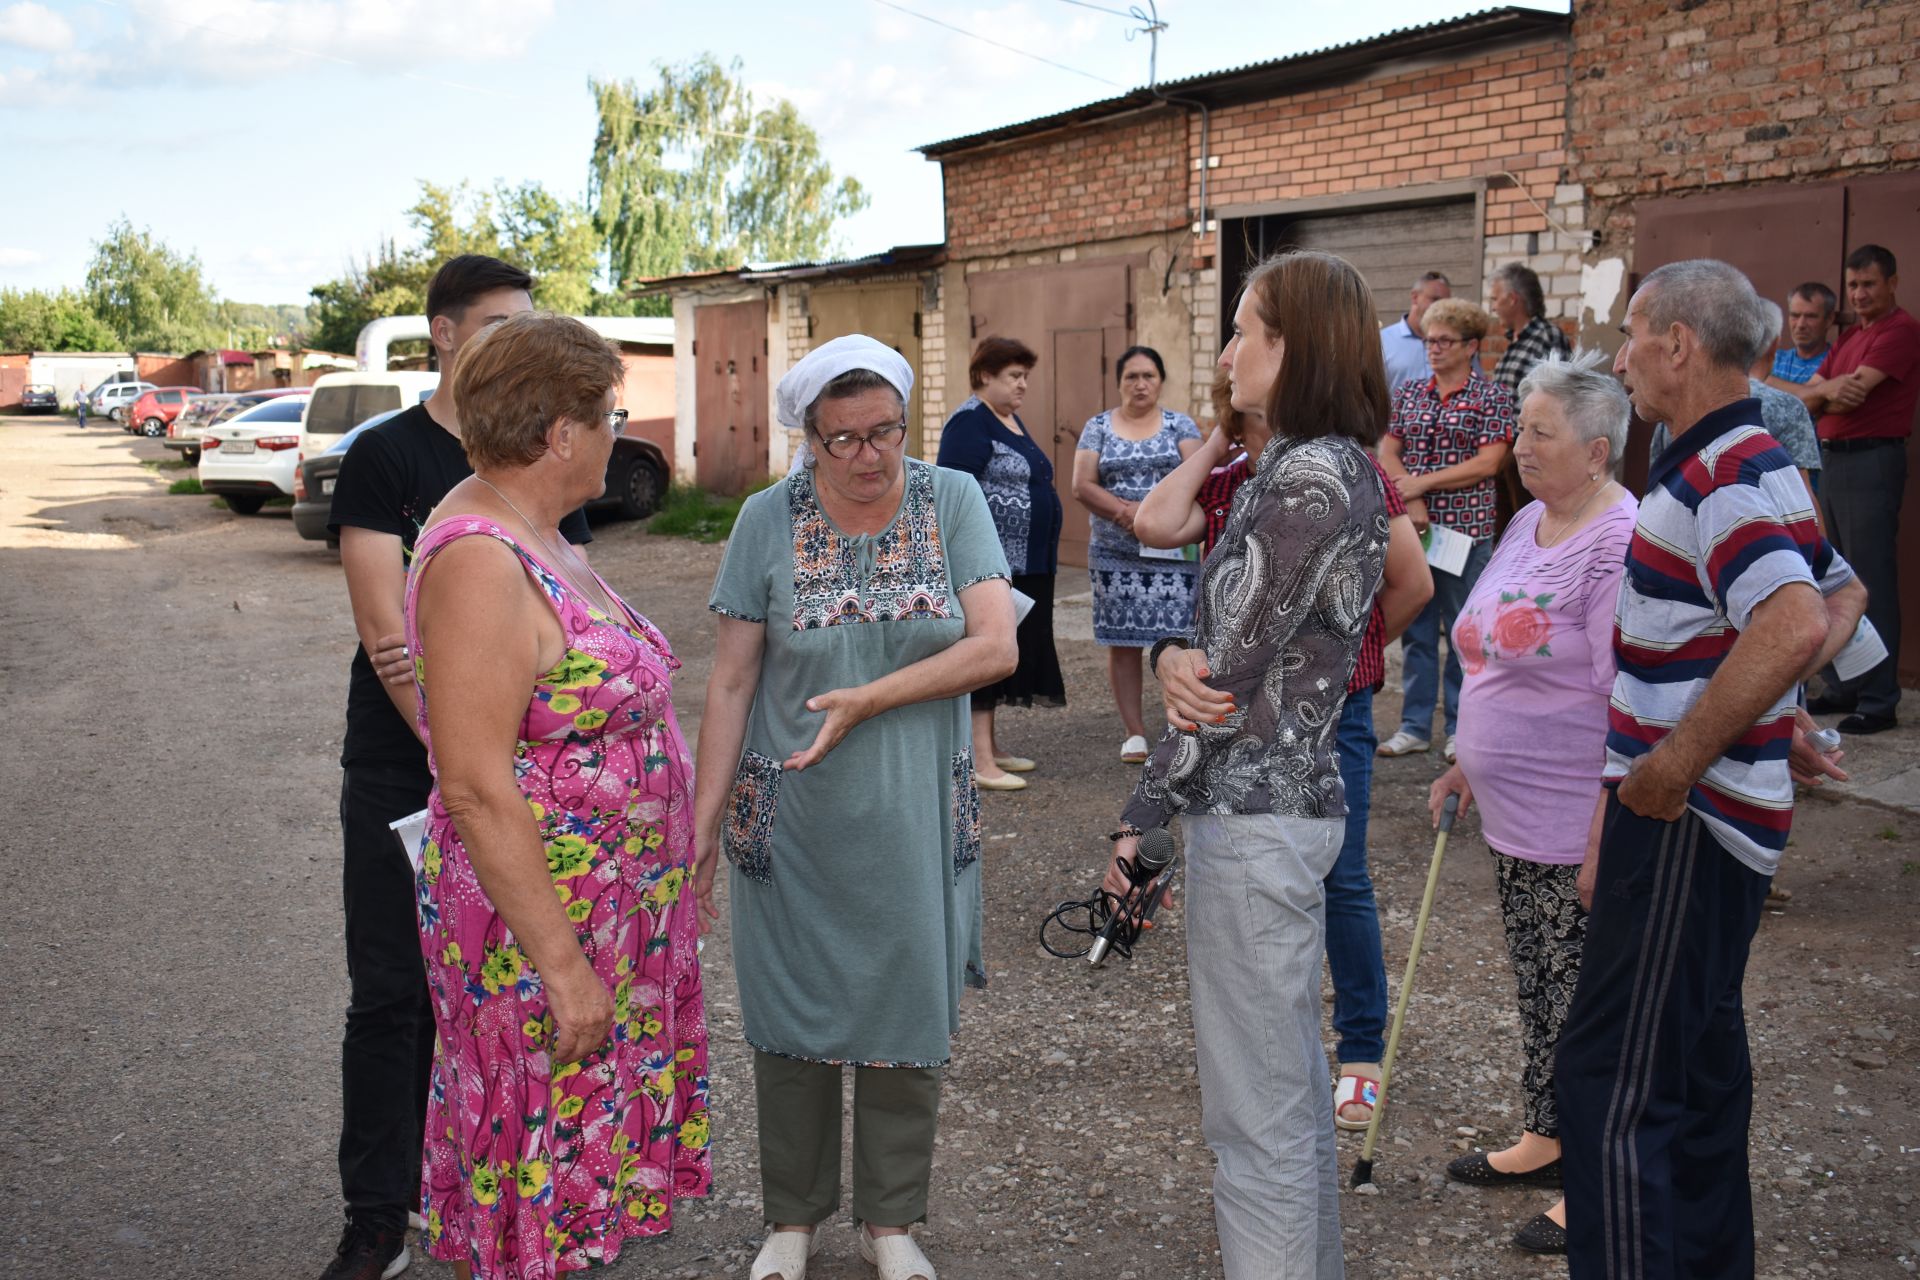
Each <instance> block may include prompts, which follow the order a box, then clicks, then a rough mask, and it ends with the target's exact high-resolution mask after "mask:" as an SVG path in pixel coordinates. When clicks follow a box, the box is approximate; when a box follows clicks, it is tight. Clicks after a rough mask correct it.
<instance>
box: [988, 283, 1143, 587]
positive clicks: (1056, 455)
mask: <svg viewBox="0 0 1920 1280" xmlns="http://www.w3.org/2000/svg"><path fill="white" fill-rule="evenodd" d="M1136 265H1137V262H1136V260H1135V259H1132V258H1102V259H1095V260H1093V261H1090V262H1068V263H1059V264H1057V265H1053V266H1045V267H1021V268H1018V269H1015V270H1009V271H991V272H981V273H979V274H978V275H974V276H970V277H968V280H967V288H968V309H969V311H970V312H971V313H972V328H973V337H974V339H975V340H976V341H977V340H979V339H981V338H986V337H991V336H994V335H999V336H1003V337H1009V338H1018V339H1020V340H1021V341H1022V342H1024V343H1026V344H1027V345H1028V346H1029V347H1032V348H1033V350H1034V351H1035V352H1036V353H1037V354H1038V355H1039V357H1040V363H1039V364H1037V365H1035V366H1034V369H1033V373H1032V375H1031V376H1030V377H1029V378H1028V380H1027V401H1026V404H1025V405H1024V406H1023V407H1022V408H1021V410H1020V420H1021V421H1022V422H1024V423H1025V424H1026V427H1027V430H1028V431H1029V432H1031V433H1032V435H1033V438H1034V443H1036V444H1038V445H1039V446H1040V447H1041V449H1042V450H1044V451H1045V452H1046V453H1047V455H1048V456H1049V457H1050V458H1052V460H1053V464H1054V468H1053V481H1054V486H1055V488H1056V489H1057V490H1058V491H1059V494H1060V503H1061V506H1062V507H1063V508H1064V509H1065V513H1066V519H1065V523H1064V526H1063V528H1062V530H1061V534H1060V563H1061V564H1063V565H1084V564H1086V562H1087V536H1088V524H1087V509H1086V508H1085V507H1083V506H1081V505H1080V502H1079V500H1078V499H1077V498H1075V497H1074V496H1073V452H1074V449H1075V448H1076V447H1077V445H1078V444H1079V440H1080V429H1081V427H1083V426H1085V425H1086V421H1087V419H1088V418H1091V417H1092V416H1093V415H1094V414H1096V413H1098V412H1100V411H1101V410H1102V409H1107V408H1111V407H1112V404H1113V400H1114V398H1115V396H1116V395H1117V392H1115V391H1114V389H1113V388H1112V387H1111V386H1110V385H1108V384H1109V382H1110V380H1111V378H1112V376H1113V370H1112V361H1113V359H1114V358H1115V357H1116V356H1118V355H1119V354H1120V352H1121V351H1122V350H1124V349H1125V348H1126V345H1127V343H1128V342H1129V341H1130V340H1131V338H1132V328H1133V304H1132V302H1131V299H1132V297H1133V269H1134V267H1135V266H1136ZM955 404H956V405H957V404H958V401H957V400H956V401H955Z"/></svg>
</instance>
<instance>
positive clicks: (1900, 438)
mask: <svg viewBox="0 0 1920 1280" xmlns="http://www.w3.org/2000/svg"><path fill="white" fill-rule="evenodd" d="M1899 283H1900V278H1899V276H1898V275H1896V274H1895V271H1894V261H1893V255H1892V254H1891V253H1889V252H1887V251H1886V250H1885V249H1883V248H1881V247H1880V246H1879V245H1876V244H1867V245H1861V246H1860V247H1859V248H1858V249H1855V250H1854V251H1853V252H1852V253H1850V254H1848V255H1847V276H1846V292H1847V303H1848V305H1849V306H1851V307H1852V308H1853V311H1854V314H1855V316H1856V317H1857V319H1858V321H1859V323H1858V324H1856V325H1855V326H1854V327H1853V328H1851V329H1848V330H1845V331H1844V332H1842V333H1841V335H1840V340H1839V341H1838V342H1836V343H1834V344H1833V350H1832V351H1830V352H1829V353H1828V354H1827V358H1826V360H1824V361H1823V362H1822V363H1821V365H1820V370H1819V372H1818V373H1816V374H1815V375H1814V376H1813V379H1812V380H1811V381H1809V382H1807V383H1806V384H1805V385H1804V386H1801V387H1798V388H1795V389H1794V390H1795V394H1797V395H1799V397H1800V398H1801V399H1802V400H1804V401H1805V402H1806V405H1807V408H1808V409H1810V410H1812V411H1813V413H1814V415H1815V416H1816V418H1817V419H1818V422H1817V426H1818V428H1819V432H1820V455H1821V463H1822V468H1823V476H1824V478H1823V479H1822V481H1821V490H1820V502H1821V506H1822V507H1823V508H1824V509H1825V516H1826V526H1827V533H1828V536H1830V537H1831V538H1832V539H1833V544H1834V546H1835V547H1837V548H1838V549H1839V551H1840V554H1841V555H1842V556H1843V557H1844V558H1845V559H1846V561H1847V563H1849V564H1851V565H1852V566H1853V568H1854V571H1855V572H1856V573H1858V574H1859V575H1860V579H1861V581H1862V582H1864V583H1865V584H1866V587H1867V592H1868V604H1867V618H1868V619H1869V620H1870V621H1871V622H1872V623H1873V626H1874V629H1875V630H1876V631H1878V632H1879V633H1880V638H1881V639H1882V640H1884V641H1885V642H1886V645H1887V656H1886V658H1884V659H1883V660H1882V661H1881V662H1880V664H1879V665H1878V666H1876V667H1874V668H1873V669H1872V670H1871V671H1868V672H1867V673H1866V674H1865V675H1862V676H1860V677H1858V678H1857V679H1855V680H1853V681H1850V682H1846V683H1842V682H1840V681H1839V680H1838V679H1837V678H1836V677H1834V675H1833V673H1832V672H1831V671H1830V670H1829V671H1828V672H1827V673H1826V676H1827V681H1826V683H1827V691H1826V693H1825V694H1823V695H1822V696H1820V697H1818V698H1815V699H1813V701H1812V702H1810V703H1808V710H1810V711H1812V712H1814V713H1815V714H1816V715H1820V714H1833V713H1835V712H1851V713H1852V714H1850V715H1848V716H1847V718H1846V719H1845V720H1842V721H1841V722H1840V732H1841V733H1843V734H1855V733H1879V732H1881V731H1882V730H1886V729H1891V728H1893V726H1894V723H1895V721H1894V708H1895V707H1897V706H1898V705H1899V703H1900V681H1899V679H1898V676H1897V667H1898V663H1899V654H1900V585H1899V584H1900V565H1899V536H1900V502H1901V499H1902V497H1903V496H1904V495H1905V490H1906V483H1907V457H1906V452H1907V451H1906V442H1907V437H1908V436H1909V435H1910V434H1912V431H1913V414H1914V406H1915V404H1916V403H1920V320H1915V319H1914V318H1913V317H1912V316H1911V315H1909V314H1908V313H1907V312H1906V311H1905V310H1903V309H1902V308H1901V307H1900V306H1898V305H1897V304H1896V303H1895V301H1894V289H1895V288H1896V287H1897V286H1898V285H1899Z"/></svg>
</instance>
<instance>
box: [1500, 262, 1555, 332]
mask: <svg viewBox="0 0 1920 1280" xmlns="http://www.w3.org/2000/svg"><path fill="white" fill-rule="evenodd" d="M1493 278H1494V279H1495V280H1498V281H1500V282H1501V283H1502V284H1504V285H1506V286H1507V288H1508V289H1509V290H1510V291H1511V292H1512V293H1513V294H1514V296H1515V297H1517V298H1519V299H1520V302H1521V304H1522V305H1523V306H1525V307H1526V309H1527V318H1528V319H1532V318H1533V317H1534V316H1543V315H1545V314H1547V295H1546V294H1545V293H1543V292H1541V289H1540V276H1539V275H1538V273H1536V272H1535V271H1534V269H1533V268H1532V267H1530V266H1528V265H1527V264H1526V263H1524V262H1509V263H1508V264H1507V265H1506V266H1504V267H1501V268H1500V269H1499V270H1498V271H1495V272H1494V273H1493Z"/></svg>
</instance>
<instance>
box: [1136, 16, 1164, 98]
mask: <svg viewBox="0 0 1920 1280" xmlns="http://www.w3.org/2000/svg"><path fill="white" fill-rule="evenodd" d="M1146 5H1147V7H1146V8H1145V9H1144V10H1143V9H1141V7H1140V6H1139V5H1137V4H1136V5H1131V6H1129V7H1128V10H1127V12H1128V14H1129V16H1131V17H1132V18H1133V20H1134V21H1135V22H1138V23H1140V24H1141V25H1139V26H1138V27H1135V28H1134V29H1133V30H1131V31H1129V32H1127V39H1129V40H1131V39H1133V38H1134V37H1135V36H1137V35H1140V34H1141V33H1143V32H1144V33H1145V34H1146V37H1147V40H1148V42H1149V47H1148V49H1147V88H1148V89H1152V88H1153V87H1154V86H1155V85H1157V84H1158V83H1159V82H1160V33H1161V32H1162V31H1165V30H1166V29H1167V24H1166V23H1164V22H1162V21H1161V20H1160V7H1159V6H1158V5H1156V4H1155V3H1154V0H1146Z"/></svg>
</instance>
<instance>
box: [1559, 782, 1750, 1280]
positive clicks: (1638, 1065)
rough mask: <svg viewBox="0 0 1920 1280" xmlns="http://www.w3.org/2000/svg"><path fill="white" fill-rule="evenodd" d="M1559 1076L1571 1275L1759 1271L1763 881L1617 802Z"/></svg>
mask: <svg viewBox="0 0 1920 1280" xmlns="http://www.w3.org/2000/svg"><path fill="white" fill-rule="evenodd" d="M1604 822H1605V826H1604V828H1603V833H1602V836H1601V846H1600V870H1599V877H1598V881H1597V883H1596V885H1595V887H1594V895H1593V914H1592V916H1591V917H1590V918H1589V919H1588V922H1587V943H1586V949H1585V952H1584V953H1583V955H1582V958H1581V963H1580V981H1579V984H1578V986H1577V987H1576V988H1575V990H1574V997H1573V1008H1572V1009H1571V1011H1570V1012H1569V1013H1568V1015H1567V1023H1566V1026H1565V1027H1564V1028H1563V1029H1562V1031H1561V1033H1560V1047H1559V1053H1558V1056H1557V1061H1556V1070H1555V1080H1556V1086H1557V1090H1558V1094H1559V1101H1560V1142H1561V1170H1562V1174H1563V1177H1564V1180H1565V1189H1566V1196H1567V1262H1568V1267H1569V1271H1570V1273H1571V1276H1572V1280H1588V1278H1589V1277H1606V1278H1607V1280H1679V1278H1680V1277H1688V1278H1689V1280H1718V1278H1720V1277H1729V1278H1731V1277H1741V1278H1743V1280H1751V1277H1752V1276H1753V1265H1754V1263H1753V1200H1752V1193H1751V1190H1750V1188H1749V1186H1748V1180H1747V1125H1748V1120H1749V1118H1750V1116H1751V1113H1752V1109H1753V1067H1752V1063H1751V1060H1750V1059H1749V1058H1748V1056H1747V1024H1746V1016H1745V1013H1744V1010H1743V1008H1742V1005H1741V999H1740V985H1741V980H1742V978H1743V977H1744V976H1745V973H1746V968H1747V948H1748V945H1749V944H1750V943H1751V942H1752V940H1753V933H1754V929H1755V928H1756V927H1757V926H1758V924H1759V921H1760V911H1761V908H1762V906H1763V905H1764V904H1765V902H1766V896H1767V884H1768V878H1767V877H1765V876H1762V875H1760V874H1758V873H1756V872H1754V871H1752V870H1751V869H1749V868H1748V867H1746V866H1745V865H1743V864H1742V863H1741V862H1739V861H1738V860H1737V859H1735V858H1734V856H1733V855H1732V854H1731V853H1729V852H1727V850H1726V849H1724V848H1722V847H1721V846H1720V844H1719V842H1718V841H1716V840H1715V839H1714V838H1713V835H1712V834H1711V832H1709V831H1708V829H1707V827H1706V825H1705V824H1704V823H1702V822H1701V821H1700V819H1699V818H1698V817H1697V816H1695V815H1694V814H1693V813H1692V812H1691V811H1689V812H1687V813H1686V814H1685V815H1684V816H1682V817H1681V818H1680V820H1679V821H1677V822H1656V821H1653V820H1651V819H1647V818H1642V817H1640V816H1639V815H1637V814H1635V813H1633V812H1632V811H1631V810H1629V809H1627V808H1625V807H1624V806H1622V805H1621V804H1620V802H1619V800H1618V799H1617V798H1612V797H1610V798H1609V799H1608V801H1607V811H1606V816H1605V819H1604Z"/></svg>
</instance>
